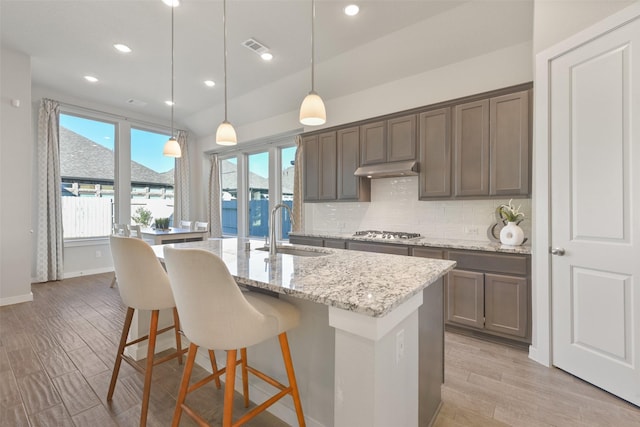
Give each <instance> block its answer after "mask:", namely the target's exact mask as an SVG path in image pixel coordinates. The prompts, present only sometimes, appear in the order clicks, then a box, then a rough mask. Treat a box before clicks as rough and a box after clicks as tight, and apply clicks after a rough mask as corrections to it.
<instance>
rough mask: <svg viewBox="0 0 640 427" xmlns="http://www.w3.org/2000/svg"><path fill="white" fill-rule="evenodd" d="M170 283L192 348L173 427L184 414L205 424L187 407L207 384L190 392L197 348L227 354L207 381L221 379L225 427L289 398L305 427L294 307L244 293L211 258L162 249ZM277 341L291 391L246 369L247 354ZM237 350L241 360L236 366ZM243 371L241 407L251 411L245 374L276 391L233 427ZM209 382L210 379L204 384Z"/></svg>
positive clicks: (195, 252) (190, 251) (220, 263)
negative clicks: (294, 353) (293, 346)
mask: <svg viewBox="0 0 640 427" xmlns="http://www.w3.org/2000/svg"><path fill="white" fill-rule="evenodd" d="M164 257H165V265H166V267H167V272H168V274H169V281H170V284H171V288H172V289H173V294H174V297H175V301H176V306H177V308H178V312H179V313H180V316H181V319H182V328H183V331H184V334H185V336H186V337H187V338H188V339H189V341H190V342H191V345H190V346H189V354H188V355H187V362H186V365H185V368H184V372H183V375H182V381H181V384H180V391H179V393H178V399H177V402H176V410H175V413H174V416H173V424H172V425H173V426H174V427H177V426H178V424H179V423H180V417H181V416H182V412H183V411H184V412H186V413H187V414H188V415H189V416H191V417H192V418H193V419H194V420H196V422H197V423H198V424H199V425H201V426H202V425H207V424H206V421H205V420H204V419H203V418H202V417H201V416H200V415H198V414H197V413H196V412H195V411H194V410H193V409H192V408H190V407H189V406H187V404H186V403H185V399H186V396H187V393H190V392H192V391H194V390H195V389H197V388H199V387H200V386H202V385H204V383H205V381H204V380H201V381H200V382H198V383H196V384H193V385H191V386H190V379H191V371H192V369H193V364H194V361H195V357H196V353H197V351H198V347H203V348H206V349H208V350H210V351H211V350H214V349H215V350H226V351H227V364H226V367H225V368H223V369H221V370H219V371H218V372H217V373H215V372H214V374H213V375H212V376H211V377H215V378H217V377H218V376H220V375H221V374H222V373H225V374H226V375H225V378H226V383H225V390H224V409H223V418H222V425H223V427H231V426H239V425H242V424H244V423H245V422H247V421H249V420H250V419H252V418H253V417H255V416H256V415H258V414H259V413H260V412H262V411H264V410H265V409H267V408H268V407H269V406H271V405H273V404H274V403H275V402H276V401H278V400H279V399H281V398H282V397H284V396H286V395H287V394H290V395H291V397H292V398H293V403H294V406H295V409H296V414H297V417H298V424H299V425H300V426H305V420H304V415H303V413H302V404H301V403H300V394H299V392H298V385H297V383H296V377H295V372H294V369H293V362H292V360H291V352H290V350H289V343H288V340H287V331H288V330H289V329H291V328H294V327H296V326H297V325H298V323H299V321H300V312H299V311H298V309H297V308H296V307H294V306H293V305H291V304H289V303H287V302H284V301H281V300H279V299H278V298H274V297H270V296H267V295H264V294H260V293H257V292H242V291H241V290H240V288H239V287H238V285H237V284H236V283H235V281H234V280H233V277H231V274H230V273H229V270H228V269H227V267H226V265H225V264H224V262H223V261H222V260H221V259H220V258H219V257H218V256H216V255H215V254H213V253H211V252H208V251H205V250H202V249H176V248H171V247H167V248H165V249H164ZM276 336H277V337H278V339H279V341H280V347H281V350H282V358H283V361H284V365H285V369H286V372H287V377H288V379H289V385H288V386H286V385H283V384H281V383H280V382H278V381H277V380H275V379H273V378H271V377H270V376H268V375H266V374H264V373H263V372H260V371H258V370H257V369H255V368H253V367H251V366H248V365H247V357H246V348H247V347H250V346H252V345H255V344H258V343H260V342H262V341H264V340H266V339H268V338H273V337H276ZM237 349H240V354H241V359H240V361H239V362H238V361H237ZM238 364H240V365H241V369H242V374H243V375H242V377H243V378H242V382H243V391H244V399H245V401H244V403H245V407H248V406H249V387H248V381H247V375H246V374H247V372H249V373H251V374H253V375H256V376H257V377H258V378H260V379H262V380H264V381H266V382H267V383H269V384H271V385H272V386H274V387H275V388H277V389H278V390H279V391H278V392H277V393H276V394H274V395H273V397H271V398H270V399H267V400H266V401H265V402H263V403H261V404H260V405H258V406H256V407H255V408H253V409H252V410H250V411H249V412H247V413H246V414H245V415H244V416H242V417H240V419H238V420H237V421H235V422H233V396H234V384H235V371H236V365H238ZM208 380H209V381H210V380H211V378H209V379H208Z"/></svg>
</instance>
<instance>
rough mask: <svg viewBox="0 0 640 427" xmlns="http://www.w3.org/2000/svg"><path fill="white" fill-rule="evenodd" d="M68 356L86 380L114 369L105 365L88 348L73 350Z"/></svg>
mask: <svg viewBox="0 0 640 427" xmlns="http://www.w3.org/2000/svg"><path fill="white" fill-rule="evenodd" d="M68 355H69V357H70V358H71V361H73V363H74V364H75V365H76V367H77V368H78V370H79V371H80V372H81V373H82V375H84V376H85V378H89V377H93V376H94V375H98V374H99V373H102V372H107V371H110V370H111V369H112V368H110V367H108V366H107V365H106V364H104V362H102V360H101V359H100V358H99V357H98V356H97V355H96V354H95V353H94V352H93V351H92V350H91V349H90V348H89V347H88V346H84V347H81V348H79V349H76V350H72V351H70V352H68Z"/></svg>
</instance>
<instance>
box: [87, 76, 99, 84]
mask: <svg viewBox="0 0 640 427" xmlns="http://www.w3.org/2000/svg"><path fill="white" fill-rule="evenodd" d="M84 79H85V80H86V81H88V82H91V83H95V82H97V81H98V79H97V78H96V77H93V76H84Z"/></svg>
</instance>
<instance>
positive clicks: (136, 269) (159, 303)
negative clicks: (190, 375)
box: [107, 236, 186, 426]
mask: <svg viewBox="0 0 640 427" xmlns="http://www.w3.org/2000/svg"><path fill="white" fill-rule="evenodd" d="M110 244H111V255H112V256H113V264H114V267H115V270H116V276H117V277H118V291H119V292H120V297H121V298H122V301H123V302H124V304H125V305H126V306H127V314H126V317H125V320H124V327H123V328H122V335H121V337H120V345H119V346H118V354H117V355H116V361H115V364H114V366H113V374H112V375H111V383H110V384H109V392H108V393H107V400H108V401H110V400H111V399H112V398H113V392H114V390H115V387H116V381H117V379H118V372H119V371H120V364H121V362H122V361H123V360H124V361H125V362H127V363H129V364H130V365H131V366H132V367H134V368H135V369H136V370H138V371H140V372H142V373H143V374H144V390H143V395H142V410H141V412H140V426H145V425H146V422H147V411H148V408H149V394H150V392H151V374H152V372H153V367H154V366H155V365H157V364H159V363H163V362H166V361H168V360H171V359H174V358H176V357H177V358H178V362H179V363H180V364H182V355H183V354H184V353H185V352H186V350H183V349H182V343H181V338H180V333H179V330H180V320H179V318H178V311H177V310H176V304H175V302H174V300H173V294H172V292H171V287H170V286H169V278H168V277H167V273H166V272H165V270H164V268H162V264H160V261H158V258H157V257H156V255H155V253H154V252H153V249H151V247H150V246H149V245H148V244H147V243H145V242H144V241H143V240H141V239H137V238H133V237H123V236H111V237H110ZM163 309H173V320H174V324H173V325H171V326H168V327H166V328H164V329H161V330H158V317H159V313H160V310H163ZM135 310H150V311H151V325H150V327H149V334H148V335H145V336H143V337H141V338H138V339H135V340H132V341H130V342H127V337H128V335H129V329H130V328H131V321H132V319H133V314H134V312H135ZM171 329H174V331H175V337H176V349H177V350H176V352H174V353H172V354H169V355H167V356H165V357H162V358H160V359H155V358H154V355H155V347H156V337H157V335H158V334H161V333H163V332H166V331H169V330H171ZM146 339H148V340H149V341H148V350H147V361H146V367H145V369H144V370H143V369H142V368H140V367H139V366H138V364H137V363H135V361H134V360H133V359H131V358H130V357H129V356H127V355H125V354H124V350H125V348H126V347H128V346H130V345H132V344H136V343H139V342H141V341H144V340H146Z"/></svg>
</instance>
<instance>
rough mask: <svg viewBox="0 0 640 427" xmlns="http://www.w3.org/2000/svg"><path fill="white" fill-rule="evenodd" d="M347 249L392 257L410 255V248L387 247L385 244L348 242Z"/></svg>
mask: <svg viewBox="0 0 640 427" xmlns="http://www.w3.org/2000/svg"><path fill="white" fill-rule="evenodd" d="M347 249H352V250H356V251H365V252H378V253H382V254H392V255H407V256H408V255H409V247H408V246H400V245H385V244H384V243H369V242H348V243H347Z"/></svg>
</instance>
